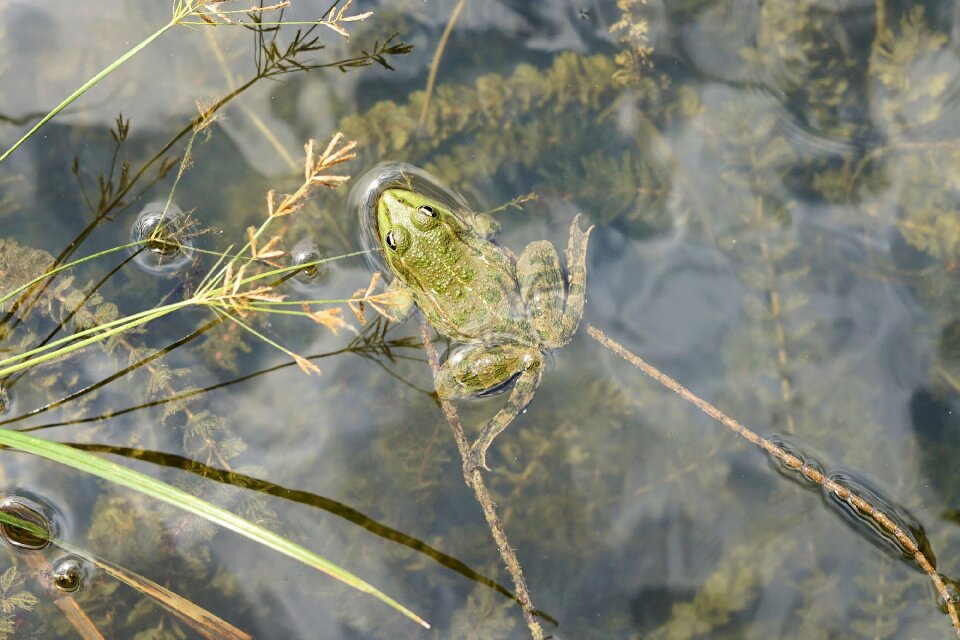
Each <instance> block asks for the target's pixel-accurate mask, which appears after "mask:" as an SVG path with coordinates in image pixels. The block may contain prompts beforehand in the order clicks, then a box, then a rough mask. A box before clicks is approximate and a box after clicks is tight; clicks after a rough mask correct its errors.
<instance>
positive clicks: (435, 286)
mask: <svg viewBox="0 0 960 640" xmlns="http://www.w3.org/2000/svg"><path fill="white" fill-rule="evenodd" d="M458 236H459V237H458V239H457V242H442V243H438V244H437V245H436V246H434V247H431V248H430V250H429V251H422V252H418V254H417V255H418V256H419V257H418V258H417V265H416V267H415V268H414V269H411V270H410V272H408V278H412V281H409V282H407V284H408V285H409V286H410V287H411V288H412V290H413V292H414V300H415V301H416V303H417V306H418V307H419V308H420V311H421V312H422V313H423V315H424V316H425V317H426V319H427V321H428V322H429V323H430V324H431V325H432V326H433V327H434V328H435V329H436V330H437V331H438V332H440V333H441V334H442V335H445V336H447V337H449V338H451V339H453V340H457V341H462V342H466V341H470V340H474V339H476V338H480V337H483V336H486V335H493V334H499V333H508V334H515V335H517V337H518V338H519V339H523V337H526V334H527V333H529V332H528V331H527V322H526V318H525V315H524V313H525V312H524V307H523V303H522V300H521V298H520V292H519V286H518V285H517V280H516V276H515V272H514V266H513V264H512V262H511V261H510V259H509V258H508V257H507V256H506V254H505V253H504V252H503V250H502V249H500V247H498V246H496V245H495V244H493V243H491V242H489V241H487V240H484V239H482V238H479V237H478V236H476V235H474V234H472V233H470V232H462V233H459V234H458ZM410 273H416V274H417V275H416V276H411V275H409V274H410Z"/></svg>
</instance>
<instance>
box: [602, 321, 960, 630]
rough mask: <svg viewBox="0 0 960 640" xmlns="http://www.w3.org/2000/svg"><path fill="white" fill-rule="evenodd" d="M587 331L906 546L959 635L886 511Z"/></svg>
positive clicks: (927, 566) (936, 578)
mask: <svg viewBox="0 0 960 640" xmlns="http://www.w3.org/2000/svg"><path fill="white" fill-rule="evenodd" d="M587 333H589V334H590V337H592V338H593V339H594V340H596V341H597V342H599V343H600V344H601V345H603V346H604V347H606V348H607V349H609V350H610V351H613V352H614V353H615V354H617V355H618V356H620V357H621V358H623V359H624V360H626V361H627V362H629V363H630V364H632V365H633V366H635V367H636V368H638V369H640V371H642V372H643V373H644V374H645V375H647V376H649V377H651V378H653V379H654V380H656V381H657V382H659V383H660V384H662V385H663V386H665V387H666V388H667V389H670V390H671V391H673V392H674V393H676V394H677V395H678V396H680V397H681V398H683V399H684V400H686V401H687V402H689V403H691V404H692V405H694V406H695V407H697V408H698V409H700V411H703V412H704V413H705V414H707V415H708V416H710V417H711V418H713V419H714V420H716V421H717V422H719V423H721V424H723V425H724V426H725V427H727V428H728V429H730V430H732V431H733V432H734V433H736V434H737V435H739V436H740V437H741V438H744V439H746V440H748V441H750V442H752V443H753V444H755V445H757V446H758V447H760V448H761V449H763V450H764V451H766V452H767V453H769V454H770V455H771V456H773V457H775V458H776V459H777V460H779V461H780V463H781V464H783V465H784V466H786V467H788V468H791V469H797V470H800V469H801V468H802V469H803V474H804V478H805V479H807V480H809V481H810V482H813V483H816V484H818V485H820V486H822V487H823V488H824V489H825V490H827V491H830V492H832V493H833V494H835V495H836V496H837V497H838V498H839V499H841V500H844V501H846V502H849V503H850V504H852V505H853V506H854V507H856V509H857V510H858V511H859V512H860V513H861V514H863V515H864V517H868V518H870V519H871V520H873V521H874V522H875V523H877V524H878V525H879V526H880V527H881V528H882V529H883V530H884V531H886V532H887V533H889V534H890V535H892V536H893V537H894V538H896V539H897V542H898V543H899V544H900V545H901V546H902V547H903V548H904V549H906V550H907V551H908V552H909V553H910V555H911V556H913V559H914V561H915V562H916V563H917V566H919V567H920V569H921V570H922V571H923V572H924V573H925V574H927V577H929V578H930V581H931V582H933V586H934V588H935V589H936V590H937V593H938V594H939V595H940V598H942V599H943V602H944V603H945V606H946V608H947V613H948V614H949V615H950V622H951V623H952V624H953V629H954V631H955V632H956V634H957V637H958V638H960V616H958V615H957V606H956V603H955V602H953V601H952V600H951V597H950V594H949V593H948V591H947V587H946V585H944V583H943V580H942V579H941V578H940V575H939V574H938V573H937V571H936V569H934V568H933V565H932V564H931V562H930V560H929V559H928V558H927V557H926V556H925V555H924V554H923V552H922V551H921V550H920V548H919V547H917V544H916V543H915V542H914V541H913V539H912V538H911V537H910V536H909V535H907V533H906V532H905V531H903V529H901V528H900V527H899V526H897V524H896V523H894V522H893V520H891V519H890V517H889V516H887V514H885V513H883V511H881V510H880V509H878V508H877V507H875V506H874V505H872V504H870V502H869V501H867V500H865V499H863V498H862V497H861V496H859V495H857V494H856V493H853V492H852V491H850V489H849V488H847V487H844V486H842V485H840V484H838V483H836V482H834V481H833V480H831V479H830V478H828V477H826V476H825V475H824V474H823V473H822V472H820V471H819V470H817V469H815V468H813V467H812V466H810V465H806V466H805V465H804V461H803V460H801V459H800V458H798V457H797V456H795V455H793V454H791V453H787V452H786V451H784V450H783V449H782V448H781V447H779V446H777V445H776V444H774V443H773V442H771V441H770V440H768V439H766V438H763V437H761V436H760V434H758V433H756V432H755V431H752V430H750V429H748V428H747V427H745V426H743V425H742V424H740V423H739V422H737V421H736V420H734V419H733V418H731V417H729V416H727V415H726V414H725V413H723V412H722V411H720V410H719V409H717V408H716V407H715V406H713V405H712V404H710V403H709V402H707V401H706V400H703V399H701V398H699V397H698V396H696V395H695V394H694V393H693V392H692V391H690V390H689V389H687V388H686V387H684V386H683V385H682V384H680V383H679V382H677V381H676V380H674V379H673V378H671V377H670V376H668V375H666V374H665V373H663V372H661V371H660V370H659V369H657V368H656V367H654V366H653V365H651V364H648V363H647V362H646V361H645V360H643V359H642V358H641V357H640V356H638V355H636V354H634V353H632V352H630V351H628V350H627V349H626V347H624V346H623V345H621V344H620V343H618V342H616V341H615V340H613V339H611V338H610V337H609V336H607V334H605V333H604V332H603V331H601V330H600V329H598V328H596V327H595V326H593V325H592V324H588V325H587Z"/></svg>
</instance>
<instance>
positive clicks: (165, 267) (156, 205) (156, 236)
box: [130, 200, 194, 275]
mask: <svg viewBox="0 0 960 640" xmlns="http://www.w3.org/2000/svg"><path fill="white" fill-rule="evenodd" d="M189 228H190V221H189V220H188V218H187V216H186V214H184V212H183V210H182V209H180V207H178V206H177V205H176V204H175V203H173V202H171V203H170V204H169V205H167V203H166V202H162V201H159V200H157V201H154V202H148V203H147V204H146V205H145V206H144V207H143V209H141V210H140V213H139V214H138V215H137V218H136V220H134V221H133V226H132V227H131V228H130V242H140V241H143V240H147V241H148V242H147V244H146V246H145V247H144V248H142V249H139V250H137V249H135V250H134V251H135V257H134V259H133V260H134V262H136V263H137V265H138V266H139V267H140V268H141V269H143V270H144V271H146V272H147V273H153V274H163V275H170V274H173V273H176V272H178V271H181V270H182V269H183V268H184V267H186V266H187V265H189V264H190V263H191V262H192V261H193V257H194V251H193V244H192V242H191V240H190V236H189V234H188V231H189Z"/></svg>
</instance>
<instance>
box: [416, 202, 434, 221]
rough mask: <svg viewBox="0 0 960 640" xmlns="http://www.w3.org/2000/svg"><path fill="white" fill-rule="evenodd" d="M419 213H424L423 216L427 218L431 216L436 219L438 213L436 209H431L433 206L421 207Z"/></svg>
mask: <svg viewBox="0 0 960 640" xmlns="http://www.w3.org/2000/svg"><path fill="white" fill-rule="evenodd" d="M418 211H419V212H420V213H422V214H423V215H425V216H430V217H431V218H436V217H437V211H436V209H434V208H433V207H431V206H430V205H428V204H425V205H423V206H422V207H420V208H419V209H418Z"/></svg>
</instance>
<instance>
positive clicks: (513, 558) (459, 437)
mask: <svg viewBox="0 0 960 640" xmlns="http://www.w3.org/2000/svg"><path fill="white" fill-rule="evenodd" d="M420 335H421V337H422V338H423V348H424V350H425V351H426V352H427V358H428V359H429V360H430V369H431V370H432V371H433V376H434V377H436V375H437V371H438V370H439V369H440V363H439V361H438V360H437V351H436V349H434V348H433V342H432V341H431V340H430V329H429V328H428V327H427V324H426V322H424V321H423V320H422V319H421V320H420ZM440 408H441V409H442V410H443V415H444V416H446V418H447V423H448V424H449V425H450V430H451V431H452V432H453V439H454V440H455V441H456V443H457V451H459V452H460V459H461V460H462V461H463V463H464V465H466V462H467V459H468V458H469V456H470V444H469V443H468V442H467V438H466V436H464V435H463V426H462V425H461V424H460V415H459V414H458V413H457V408H456V407H454V406H453V403H451V402H450V401H449V400H446V399H444V398H440ZM463 479H464V481H465V482H466V483H467V486H468V487H470V488H471V489H473V493H474V495H475V496H476V498H477V502H479V503H480V507H481V508H482V509H483V516H484V517H485V518H486V519H487V526H489V527H490V533H491V534H492V535H493V539H494V541H495V542H496V543H497V550H498V551H499V552H500V557H501V558H502V559H503V563H504V564H505V565H506V566H507V571H508V572H509V573H510V577H511V578H512V579H513V587H514V589H515V590H516V592H517V601H518V602H519V603H520V608H521V609H522V610H523V619H524V620H525V621H526V623H527V628H528V629H530V636H531V637H532V638H533V639H534V640H543V637H544V636H543V627H541V626H540V622H539V621H537V618H536V609H534V608H533V603H532V602H531V601H530V592H529V591H528V590H527V581H526V580H524V578H523V570H522V569H521V568H520V561H519V560H517V554H516V553H515V552H514V550H513V547H511V546H510V542H509V541H508V540H507V533H506V532H505V531H504V530H503V525H502V524H501V523H500V519H499V518H498V517H497V508H496V505H495V504H494V503H493V500H492V499H491V498H490V492H489V491H488V490H487V485H486V484H485V483H484V482H483V477H482V476H481V475H480V470H479V469H474V470H473V471H470V472H466V471H465V472H464V474H463Z"/></svg>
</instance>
